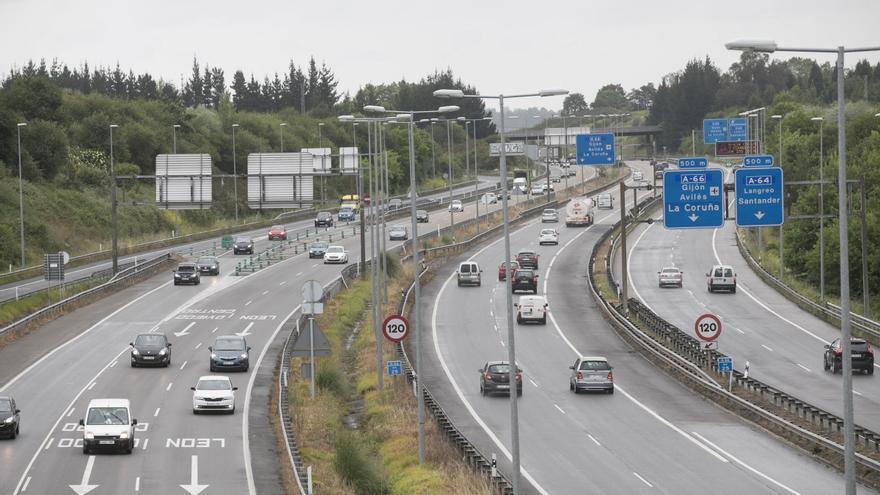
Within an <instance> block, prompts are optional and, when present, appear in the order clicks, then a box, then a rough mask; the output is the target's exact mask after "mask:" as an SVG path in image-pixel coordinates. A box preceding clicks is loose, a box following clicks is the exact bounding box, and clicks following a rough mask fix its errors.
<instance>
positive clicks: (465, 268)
mask: <svg viewBox="0 0 880 495" xmlns="http://www.w3.org/2000/svg"><path fill="white" fill-rule="evenodd" d="M459 271H460V272H461V273H471V272H472V271H476V270H473V265H469V264H464V265H461V269H460V270H459Z"/></svg>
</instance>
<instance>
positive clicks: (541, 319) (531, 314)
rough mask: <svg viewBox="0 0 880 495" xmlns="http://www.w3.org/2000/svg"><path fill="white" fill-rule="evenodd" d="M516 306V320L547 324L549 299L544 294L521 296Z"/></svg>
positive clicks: (518, 321)
mask: <svg viewBox="0 0 880 495" xmlns="http://www.w3.org/2000/svg"><path fill="white" fill-rule="evenodd" d="M514 306H516V322H517V323H526V322H529V321H534V322H537V323H540V324H541V325H546V324H547V312H548V311H549V309H547V299H546V298H545V297H544V296H520V297H519V302H518V303H516V304H514Z"/></svg>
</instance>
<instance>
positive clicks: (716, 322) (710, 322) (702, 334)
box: [694, 313, 721, 342]
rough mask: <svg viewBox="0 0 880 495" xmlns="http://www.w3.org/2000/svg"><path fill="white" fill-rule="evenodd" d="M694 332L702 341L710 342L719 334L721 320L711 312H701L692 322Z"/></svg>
mask: <svg viewBox="0 0 880 495" xmlns="http://www.w3.org/2000/svg"><path fill="white" fill-rule="evenodd" d="M694 332H696V334H697V338H698V339H700V340H702V341H703V342H712V341H714V340H715V339H717V338H718V337H720V336H721V320H720V319H719V318H718V317H717V316H715V315H713V314H712V313H706V314H702V315H700V316H698V317H697V321H696V322H694Z"/></svg>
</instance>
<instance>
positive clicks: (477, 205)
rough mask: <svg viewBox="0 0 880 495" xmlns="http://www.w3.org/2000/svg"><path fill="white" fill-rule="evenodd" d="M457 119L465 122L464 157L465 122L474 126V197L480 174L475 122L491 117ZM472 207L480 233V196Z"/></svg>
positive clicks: (466, 149)
mask: <svg viewBox="0 0 880 495" xmlns="http://www.w3.org/2000/svg"><path fill="white" fill-rule="evenodd" d="M457 120H458V121H459V122H464V123H465V133H464V135H465V145H464V155H465V157H468V156H469V155H468V153H469V150H468V134H467V124H473V126H472V127H473V128H474V134H473V137H474V196H475V197H476V196H477V192H478V191H479V190H480V180H479V175H480V174H479V169H478V167H477V122H482V121H485V120H492V117H477V118H473V119H468V118H465V117H459V118H458V119H457ZM420 122H421V121H420ZM474 207H475V210H476V212H475V214H474V218H475V219H476V221H477V233H478V234H479V233H480V198H477V200H476V201H475V202H474Z"/></svg>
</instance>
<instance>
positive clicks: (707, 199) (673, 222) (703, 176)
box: [663, 169, 724, 229]
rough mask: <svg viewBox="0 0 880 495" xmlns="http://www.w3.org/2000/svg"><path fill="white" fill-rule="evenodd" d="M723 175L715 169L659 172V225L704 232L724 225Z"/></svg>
mask: <svg viewBox="0 0 880 495" xmlns="http://www.w3.org/2000/svg"><path fill="white" fill-rule="evenodd" d="M723 186H724V174H723V173H722V172H721V170H718V169H700V170H664V171H663V226H664V227H666V228H667V229H707V228H711V229H714V228H717V227H721V226H722V225H723V224H724V196H723V194H722V188H723Z"/></svg>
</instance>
